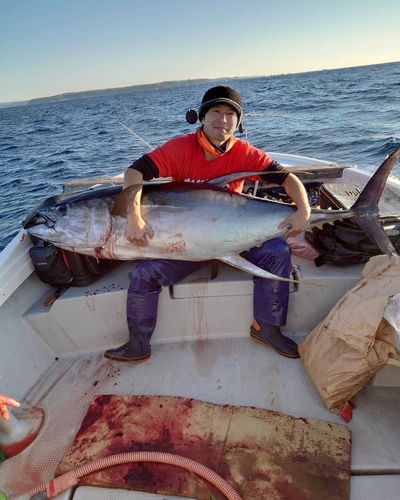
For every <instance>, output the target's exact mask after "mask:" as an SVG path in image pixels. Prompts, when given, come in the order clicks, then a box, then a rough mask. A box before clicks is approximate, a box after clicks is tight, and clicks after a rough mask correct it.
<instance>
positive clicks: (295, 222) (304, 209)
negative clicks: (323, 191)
mask: <svg viewBox="0 0 400 500" xmlns="http://www.w3.org/2000/svg"><path fill="white" fill-rule="evenodd" d="M282 186H283V187H284V188H285V191H286V193H287V194H288V196H290V198H291V199H292V200H293V201H294V202H295V204H296V207H297V211H296V212H295V213H294V214H293V215H291V216H290V217H288V218H287V219H286V220H284V221H283V222H282V223H281V224H280V225H279V228H280V229H282V228H284V227H285V226H287V225H289V224H291V226H292V227H291V229H289V231H288V232H287V233H286V234H285V238H287V237H289V236H294V235H296V234H299V233H301V232H303V231H305V230H306V229H307V228H308V227H309V225H310V224H309V219H310V216H311V209H310V205H309V203H308V196H307V192H306V190H305V188H304V186H303V184H302V182H301V181H300V180H299V179H298V178H297V177H296V176H295V175H293V174H289V175H288V176H287V178H286V179H285V181H284V182H283V184H282Z"/></svg>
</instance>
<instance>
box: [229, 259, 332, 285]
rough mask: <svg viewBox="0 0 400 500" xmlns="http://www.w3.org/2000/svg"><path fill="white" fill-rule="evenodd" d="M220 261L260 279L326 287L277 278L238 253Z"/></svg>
mask: <svg viewBox="0 0 400 500" xmlns="http://www.w3.org/2000/svg"><path fill="white" fill-rule="evenodd" d="M219 260H220V261H222V262H225V263H226V264H229V265H230V266H233V267H236V268H237V269H240V270H241V271H245V272H246V273H249V274H254V275H255V276H259V277H260V278H266V279H269V280H278V281H290V282H291V283H301V284H304V285H315V286H326V285H321V284H318V283H308V282H306V281H296V280H292V279H290V278H282V276H277V275H276V274H272V273H269V272H268V271H264V270H263V269H261V268H260V267H258V266H256V265H254V264H252V263H251V262H249V261H248V260H246V259H244V258H243V257H241V256H240V255H239V254H237V253H228V254H226V255H223V256H222V257H219Z"/></svg>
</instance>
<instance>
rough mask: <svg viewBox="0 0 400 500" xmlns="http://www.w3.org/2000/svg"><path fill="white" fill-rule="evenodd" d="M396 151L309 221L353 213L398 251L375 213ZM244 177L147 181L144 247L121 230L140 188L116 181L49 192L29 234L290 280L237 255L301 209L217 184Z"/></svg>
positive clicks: (101, 253) (109, 255)
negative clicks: (343, 205) (359, 187)
mask: <svg viewBox="0 0 400 500" xmlns="http://www.w3.org/2000/svg"><path fill="white" fill-rule="evenodd" d="M399 154H400V149H398V150H397V151H395V152H394V153H392V154H391V155H390V156H389V157H388V158H387V159H386V161H385V162H384V163H383V164H382V165H381V166H380V168H379V169H378V170H377V172H376V173H375V174H374V175H373V176H372V177H371V179H370V180H369V182H368V184H367V185H366V187H365V189H364V190H363V192H362V194H361V195H360V197H359V198H358V200H357V201H356V203H355V204H354V205H353V206H352V207H351V208H350V209H349V210H342V211H339V210H329V211H328V210H316V209H313V210H312V215H311V219H310V227H315V226H317V225H320V224H324V223H325V222H329V221H335V220H338V219H348V218H354V219H355V220H356V221H357V223H358V224H359V225H360V227H361V228H362V229H363V230H364V231H365V233H366V234H367V235H368V236H369V237H370V238H371V239H372V240H373V241H375V243H376V244H377V245H378V246H379V247H380V249H381V250H382V252H383V253H386V254H387V255H389V256H392V255H394V254H396V250H395V248H394V247H393V245H392V243H391V242H390V240H389V238H388V237H387V236H386V234H385V232H384V230H383V228H382V226H381V224H380V223H379V222H378V220H377V218H378V201H379V198H380V196H381V194H382V191H383V188H384V186H385V183H386V179H387V177H388V175H389V173H390V171H391V170H392V167H393V165H394V163H395V162H396V160H397V157H398V156H399ZM247 174H249V173H247ZM245 176H246V173H244V172H242V173H239V174H238V173H235V174H232V175H228V176H223V177H221V178H217V179H212V180H211V181H207V183H204V184H192V183H179V184H178V183H168V184H157V185H145V186H144V188H143V195H142V202H141V206H142V215H143V218H144V220H145V221H146V222H147V223H148V224H149V225H150V227H151V228H152V229H153V231H154V238H153V239H151V240H150V239H149V240H148V246H147V247H138V246H136V245H134V244H133V243H131V242H129V241H127V239H126V238H125V236H124V226H125V223H126V211H127V208H128V206H130V203H131V202H132V199H133V197H134V196H135V194H136V192H137V190H138V188H139V186H130V187H129V188H127V189H125V190H123V191H122V188H121V187H120V186H113V187H111V188H104V189H98V190H93V191H88V192H85V193H82V194H78V195H75V196H69V197H68V196H65V195H61V196H58V197H55V198H52V199H51V200H50V201H49V200H47V201H46V202H45V203H44V204H43V205H42V206H41V207H39V209H37V211H36V212H35V214H33V216H32V214H30V215H29V216H28V217H27V218H26V221H25V227H26V228H28V233H29V234H30V235H32V236H36V237H38V238H41V239H43V240H45V241H48V242H51V243H53V244H54V245H56V246H58V247H61V248H64V249H66V250H71V251H73V252H78V253H81V254H85V255H91V256H93V257H96V258H104V259H117V260H131V259H132V260H133V259H159V258H162V259H173V260H192V261H205V260H211V259H219V260H221V261H223V262H226V263H228V264H230V265H232V266H234V267H237V268H239V269H243V270H244V271H246V272H249V273H251V274H255V275H257V276H261V277H264V278H274V279H279V280H283V281H290V280H286V279H285V278H280V277H277V276H275V275H273V274H270V273H268V272H266V271H263V270H262V269H260V268H258V267H257V266H255V265H253V264H251V263H250V262H248V261H247V260H245V259H243V258H242V257H240V255H239V253H240V252H242V251H244V250H246V249H248V248H252V247H255V246H257V245H260V244H262V243H264V242H265V241H267V240H269V239H272V238H279V237H281V236H284V234H285V233H286V231H287V228H285V229H278V226H279V224H280V223H281V222H282V221H283V220H285V219H286V218H287V217H289V216H290V215H291V214H292V213H293V211H295V210H296V208H295V207H294V206H292V205H288V204H284V203H278V202H273V201H269V200H262V199H257V198H253V197H249V196H246V195H239V194H235V193H230V192H228V191H226V190H224V189H221V188H219V187H218V186H220V185H224V184H226V183H227V182H229V181H232V180H233V179H235V178H238V177H239V178H240V177H242V178H243V177H245ZM399 208H400V207H399Z"/></svg>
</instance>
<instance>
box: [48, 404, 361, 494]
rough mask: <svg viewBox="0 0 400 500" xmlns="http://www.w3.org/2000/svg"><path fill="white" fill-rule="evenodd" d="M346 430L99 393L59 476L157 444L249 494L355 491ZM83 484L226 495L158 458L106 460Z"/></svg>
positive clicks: (242, 409) (259, 413) (233, 409)
mask: <svg viewBox="0 0 400 500" xmlns="http://www.w3.org/2000/svg"><path fill="white" fill-rule="evenodd" d="M350 436H351V435H350V430H349V429H348V428H347V427H346V426H344V425H339V424H334V423H330V422H324V421H322V420H316V419H305V418H294V417H291V416H288V415H284V414H282V413H278V412H274V411H269V410H264V409H261V408H253V407H246V406H231V405H215V404H212V403H206V402H203V401H198V400H195V399H185V398H179V397H170V396H113V395H102V396H96V397H95V398H94V399H93V401H92V403H91V405H90V407H89V410H88V412H87V414H86V416H85V418H84V420H83V422H82V426H81V428H80V430H79V432H78V434H77V435H76V436H75V439H74V441H73V443H72V445H71V446H70V447H69V449H68V451H67V452H66V454H65V455H64V457H63V459H62V460H61V462H60V464H59V466H58V468H57V471H56V476H59V475H61V474H64V473H65V472H68V471H70V470H72V469H75V468H76V467H78V466H80V465H82V464H84V463H86V462H90V461H92V460H96V459H99V458H103V457H107V456H109V455H115V454H117V453H125V452H129V451H161V452H168V453H174V454H176V455H181V456H183V457H187V458H190V459H192V460H195V461H197V462H200V463H201V464H203V465H205V466H207V467H209V468H210V469H212V470H213V471H215V472H216V473H217V474H219V475H220V476H222V477H223V478H224V479H225V480H226V481H227V482H228V483H229V484H230V485H231V486H232V487H233V488H235V490H236V491H237V492H238V493H239V495H241V497H242V498H243V500H260V499H269V500H321V499H322V498H323V499H324V500H333V499H335V500H344V499H349V497H350V456H351V439H350ZM79 484H80V485H88V486H101V487H108V488H123V489H128V490H137V491H145V492H149V493H159V494H162V495H178V496H187V497H190V498H196V499H198V500H211V499H215V500H223V499H225V497H224V495H223V494H222V493H221V492H219V491H218V490H217V489H216V488H215V487H214V486H212V485H211V484H210V483H208V482H207V481H206V480H205V479H203V478H199V477H197V476H196V475H194V474H193V473H191V472H189V471H186V470H185V469H182V468H179V467H175V466H172V465H166V464H158V463H131V464H123V465H117V466H112V467H108V468H106V469H103V470H102V471H98V472H95V473H92V474H90V475H87V476H85V477H83V478H82V479H80V481H79Z"/></svg>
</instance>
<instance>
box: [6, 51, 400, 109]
mask: <svg viewBox="0 0 400 500" xmlns="http://www.w3.org/2000/svg"><path fill="white" fill-rule="evenodd" d="M399 62H400V61H392V62H387V63H375V64H365V65H361V66H349V67H344V68H329V69H320V70H312V71H304V72H303V71H301V72H298V73H296V74H303V73H319V72H320V71H336V70H338V69H351V68H356V67H359V68H362V67H364V68H365V67H367V66H385V65H390V64H398V63H399ZM291 74H293V73H281V74H276V75H268V77H269V78H274V77H277V76H282V75H291ZM266 76H267V75H264V77H266ZM248 78H260V75H254V76H230V77H220V78H197V79H193V80H192V79H190V78H189V79H187V80H172V81H165V82H159V83H146V84H142V85H131V86H129V87H115V88H111V89H98V90H83V91H81V92H64V93H63V94H57V95H53V96H50V97H39V98H37V99H30V100H29V101H13V102H0V109H1V108H11V107H15V106H32V105H35V104H45V103H49V102H60V101H70V100H72V99H87V98H90V97H100V96H104V95H115V94H129V93H130V92H143V91H146V90H155V89H167V88H173V87H183V86H185V87H189V86H192V85H200V84H203V83H215V82H219V83H221V82H228V81H232V80H245V79H248Z"/></svg>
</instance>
